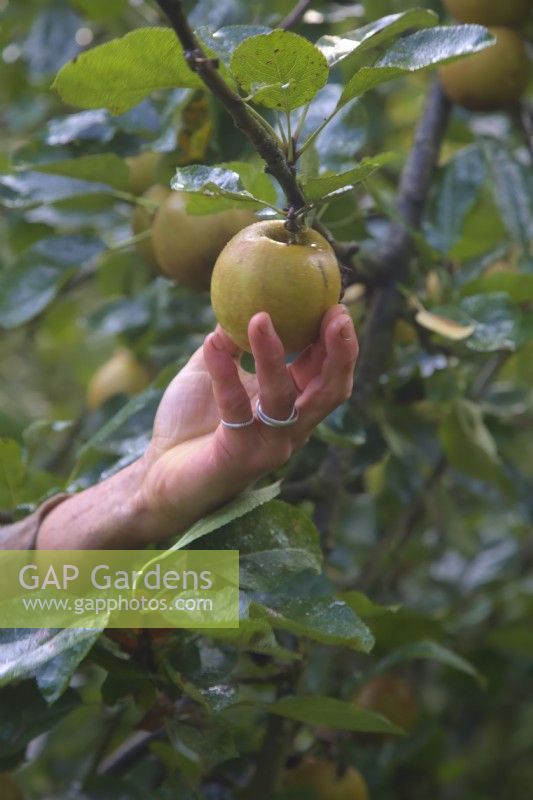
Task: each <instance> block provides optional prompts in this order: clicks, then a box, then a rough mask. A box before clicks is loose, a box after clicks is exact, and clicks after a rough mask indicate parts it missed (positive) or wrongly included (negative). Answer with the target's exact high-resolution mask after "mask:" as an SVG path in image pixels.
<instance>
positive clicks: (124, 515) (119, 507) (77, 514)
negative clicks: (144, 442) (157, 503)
mask: <svg viewBox="0 0 533 800" xmlns="http://www.w3.org/2000/svg"><path fill="white" fill-rule="evenodd" d="M143 472H144V467H143V461H142V459H139V460H138V461H135V462H134V463H133V464H130V466H128V467H126V468H125V469H123V470H121V472H118V473H117V474H116V475H113V476H112V477H111V478H108V479H107V480H105V481H102V483H99V484H97V485H96V486H92V487H91V488H89V489H86V490H85V491H83V492H80V493H79V494H75V495H72V497H70V498H69V499H68V500H65V501H64V502H63V503H61V505H59V506H58V507H57V508H54V509H53V510H52V511H51V512H50V513H49V514H48V515H47V517H46V518H45V519H44V521H43V522H42V525H41V527H40V530H39V534H38V537H37V543H36V548H37V549H39V550H81V549H87V550H99V549H102V550H103V549H113V548H116V549H134V548H136V547H139V548H142V547H144V546H145V544H146V543H147V542H148V541H149V540H150V535H149V527H150V521H149V520H148V519H147V517H146V515H144V514H143V512H142V510H140V509H139V507H138V503H137V498H138V493H139V489H140V486H141V483H142V478H143Z"/></svg>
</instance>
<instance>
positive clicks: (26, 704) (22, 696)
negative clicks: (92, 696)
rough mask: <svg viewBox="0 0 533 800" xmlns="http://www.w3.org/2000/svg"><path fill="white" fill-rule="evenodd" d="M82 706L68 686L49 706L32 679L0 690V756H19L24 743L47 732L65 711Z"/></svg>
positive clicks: (24, 748) (66, 712) (15, 758)
mask: <svg viewBox="0 0 533 800" xmlns="http://www.w3.org/2000/svg"><path fill="white" fill-rule="evenodd" d="M80 705H81V700H80V698H79V696H78V694H77V693H76V692H75V691H74V689H71V690H70V691H68V692H66V693H65V694H64V695H63V697H62V698H61V699H60V700H59V701H58V702H57V703H55V704H54V705H53V707H50V706H48V705H47V703H46V702H45V701H44V700H43V698H42V697H41V695H40V694H39V691H38V689H37V687H36V686H35V683H34V682H30V681H24V682H23V683H20V684H19V685H18V686H10V687H9V689H2V690H1V691H0V753H1V757H2V759H5V758H13V759H14V760H15V761H16V760H17V759H22V758H23V756H24V751H25V750H26V747H27V745H28V744H29V743H30V742H31V741H32V740H33V739H35V738H37V736H39V735H40V734H42V733H46V732H47V731H49V730H50V729H51V728H52V727H53V726H54V725H55V724H56V723H57V722H58V721H59V720H60V719H61V718H62V717H64V716H65V714H68V713H69V712H70V711H73V710H74V709H75V708H78V707H79V706H80Z"/></svg>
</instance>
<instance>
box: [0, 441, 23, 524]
mask: <svg viewBox="0 0 533 800" xmlns="http://www.w3.org/2000/svg"><path fill="white" fill-rule="evenodd" d="M25 475H26V465H25V463H24V460H23V458H22V449H21V447H20V445H19V444H18V442H14V441H13V440H12V439H0V508H14V507H15V506H16V505H18V502H19V491H20V489H21V488H22V485H23V483H24V478H25Z"/></svg>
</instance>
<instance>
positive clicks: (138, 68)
mask: <svg viewBox="0 0 533 800" xmlns="http://www.w3.org/2000/svg"><path fill="white" fill-rule="evenodd" d="M202 86H203V84H202V81H201V80H200V78H199V77H198V76H197V75H196V74H195V73H194V72H193V71H192V70H191V69H189V67H188V65H187V62H186V60H185V56H184V54H183V49H182V48H181V46H180V44H179V42H178V40H177V38H176V35H175V33H174V31H173V30H171V28H139V29H137V30H135V31H132V32H131V33H127V34H126V35H125V36H123V37H121V38H120V39H113V40H112V41H110V42H106V44H102V45H99V46H98V47H93V48H92V49H91V50H88V51H87V52H85V53H81V54H80V55H79V56H78V57H77V58H76V59H75V60H74V61H71V62H69V63H68V64H65V66H64V67H63V68H62V69H60V70H59V72H58V73H57V75H56V78H55V80H54V83H53V84H52V88H54V89H56V90H57V91H58V92H59V94H60V95H61V98H62V99H63V100H64V101H65V103H70V104H71V105H73V106H77V107H78V108H101V107H103V108H108V109H109V110H110V111H111V112H112V113H114V114H123V113H124V112H125V111H128V110H129V109H130V108H133V107H134V106H136V105H137V103H140V101H141V100H142V99H143V98H144V97H146V96H147V95H148V94H150V93H151V92H154V91H158V90H160V89H177V88H180V87H181V88H185V89H187V88H191V89H195V88H201V87H202Z"/></svg>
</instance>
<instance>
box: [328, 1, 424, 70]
mask: <svg viewBox="0 0 533 800" xmlns="http://www.w3.org/2000/svg"><path fill="white" fill-rule="evenodd" d="M438 20H439V18H438V16H437V14H435V12H434V11H430V10H429V9H428V8H411V9H409V10H408V11H402V12H401V13H399V14H390V15H389V16H387V17H382V18H381V19H378V20H375V22H371V23H370V24H369V25H363V27H361V28H357V30H354V31H349V32H348V33H343V34H342V35H341V36H331V35H326V36H322V37H321V38H320V39H319V40H318V42H317V43H316V46H317V47H318V49H319V50H320V51H321V52H322V53H323V54H324V56H325V57H326V60H327V62H328V64H329V66H330V68H331V67H334V66H336V65H337V64H340V63H341V62H342V61H344V60H345V59H347V58H348V57H350V56H352V55H354V54H355V55H356V56H358V57H359V56H360V55H362V54H363V53H365V52H367V51H368V50H370V49H371V48H374V47H378V45H382V44H385V43H386V42H389V41H390V40H391V39H394V38H396V37H397V36H400V35H401V34H402V33H405V32H406V31H408V30H410V29H411V28H430V27H432V26H433V25H436V24H437V22H438ZM358 60H359V59H358ZM355 66H356V65H355V64H354V63H353V61H352V59H350V68H352V69H353V68H354V67H355Z"/></svg>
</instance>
